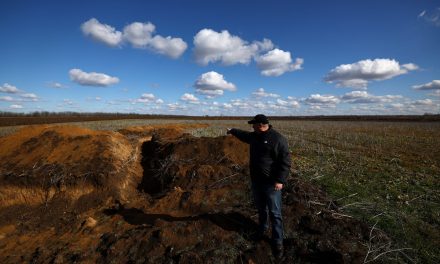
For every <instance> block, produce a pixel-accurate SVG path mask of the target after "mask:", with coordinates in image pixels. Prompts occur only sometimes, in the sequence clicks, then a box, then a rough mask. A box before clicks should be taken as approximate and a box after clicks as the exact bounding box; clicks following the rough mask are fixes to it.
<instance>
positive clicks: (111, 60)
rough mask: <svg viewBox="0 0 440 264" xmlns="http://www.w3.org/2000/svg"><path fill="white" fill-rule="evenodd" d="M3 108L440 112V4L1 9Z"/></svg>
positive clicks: (25, 5) (20, 5)
mask: <svg viewBox="0 0 440 264" xmlns="http://www.w3.org/2000/svg"><path fill="white" fill-rule="evenodd" d="M0 32H1V35H2V40H1V41H0V59H1V64H0V111H13V112H33V111H55V112H59V111H76V112H121V113H122V112H124V113H126V112H134V113H146V114H185V115H254V114H257V113H266V114H268V115H339V114H342V115H343V114H374V115H376V114H383V115H388V114H423V113H439V112H440V48H439V47H440V1H438V0H437V1H416V0H413V1H376V0H372V1H313V0H312V1H287V0H286V1H281V0H272V1H250V0H249V1H238V0H235V1H232V0H231V1H201V0H200V1H170V0H162V1H24V0H4V1H1V2H0Z"/></svg>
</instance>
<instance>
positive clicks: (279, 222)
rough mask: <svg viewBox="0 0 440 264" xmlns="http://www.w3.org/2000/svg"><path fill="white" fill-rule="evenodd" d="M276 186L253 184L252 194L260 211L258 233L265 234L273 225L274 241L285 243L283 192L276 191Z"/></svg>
mask: <svg viewBox="0 0 440 264" xmlns="http://www.w3.org/2000/svg"><path fill="white" fill-rule="evenodd" d="M274 185H275V184H267V183H255V182H252V194H253V196H254V202H255V205H256V207H257V210H258V229H259V230H258V231H259V232H262V233H264V232H265V231H266V230H268V228H269V222H268V220H269V219H268V218H270V222H271V224H272V241H273V242H274V243H276V244H282V243H283V237H284V234H283V218H282V215H281V191H275V186H274Z"/></svg>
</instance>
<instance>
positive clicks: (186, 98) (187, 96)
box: [180, 93, 199, 103]
mask: <svg viewBox="0 0 440 264" xmlns="http://www.w3.org/2000/svg"><path fill="white" fill-rule="evenodd" d="M180 100H182V101H186V102H190V103H198V102H199V98H197V97H195V96H194V95H193V94H190V93H185V94H183V95H182V96H181V97H180Z"/></svg>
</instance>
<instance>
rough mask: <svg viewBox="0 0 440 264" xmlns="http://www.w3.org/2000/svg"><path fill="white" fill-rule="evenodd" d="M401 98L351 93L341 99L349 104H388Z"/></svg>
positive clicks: (357, 92) (364, 92)
mask: <svg viewBox="0 0 440 264" xmlns="http://www.w3.org/2000/svg"><path fill="white" fill-rule="evenodd" d="M401 98H402V96H401V95H383V96H376V95H372V94H369V93H367V92H366V91H353V92H349V93H346V94H344V95H343V96H342V97H341V99H342V100H343V101H344V102H347V103H351V104H370V103H390V102H393V101H394V100H397V99H401Z"/></svg>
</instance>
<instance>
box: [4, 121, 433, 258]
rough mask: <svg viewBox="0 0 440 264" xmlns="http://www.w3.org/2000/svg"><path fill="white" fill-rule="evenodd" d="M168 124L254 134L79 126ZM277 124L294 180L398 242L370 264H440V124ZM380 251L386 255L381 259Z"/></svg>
mask: <svg viewBox="0 0 440 264" xmlns="http://www.w3.org/2000/svg"><path fill="white" fill-rule="evenodd" d="M163 123H206V124H210V127H207V128H198V129H193V130H191V131H189V132H190V133H191V134H192V135H194V136H199V137H202V136H207V137H217V136H221V135H224V134H225V132H226V128H227V127H236V128H241V129H244V130H250V129H251V128H250V126H249V125H247V124H246V122H245V121H240V120H111V121H93V122H78V123H73V124H74V125H79V126H83V127H86V128H90V129H95V130H112V131H116V130H118V129H122V128H124V127H128V126H139V125H149V124H163ZM69 124H72V123H69ZM272 124H273V126H274V128H275V129H277V130H278V131H280V132H281V133H282V134H284V135H285V136H286V137H287V139H288V141H289V147H290V150H291V152H292V165H293V166H292V176H291V177H301V178H303V179H306V180H308V181H310V182H313V183H316V184H317V185H319V186H321V187H322V188H323V189H324V190H325V191H326V192H328V193H329V194H330V196H331V197H332V198H333V199H334V204H333V205H332V206H337V207H338V208H339V209H340V210H342V212H344V214H346V215H347V216H352V217H355V218H358V219H362V220H363V221H366V222H367V223H369V224H370V225H371V228H372V231H373V230H374V229H381V230H383V231H385V232H386V233H387V234H389V235H390V237H391V238H392V239H393V244H386V245H380V247H379V248H378V247H377V245H376V247H374V248H373V247H371V245H368V244H367V245H365V246H366V247H367V248H369V251H370V253H371V255H370V256H368V255H367V256H366V258H365V262H369V261H372V260H374V257H380V259H381V260H382V261H383V262H390V261H393V260H394V261H395V262H408V263H412V262H416V263H440V252H439V249H438V245H439V244H440V231H439V230H440V228H439V219H440V192H439V190H440V188H439V187H440V186H439V176H440V138H439V137H438V135H439V132H440V123H438V122H434V123H421V122H417V123H411V122H395V123H394V122H367V121H362V122H345V121H274V122H272ZM15 130H16V127H8V128H0V136H4V135H7V134H10V133H12V132H14V131H15ZM315 202H318V203H319V201H315ZM311 204H313V203H311ZM330 206H331V205H329V207H330ZM286 232H287V233H288V232H289V230H286ZM287 235H289V234H287ZM379 250H380V251H381V252H383V253H381V254H377V252H378V251H379ZM373 256H374V257H373Z"/></svg>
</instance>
